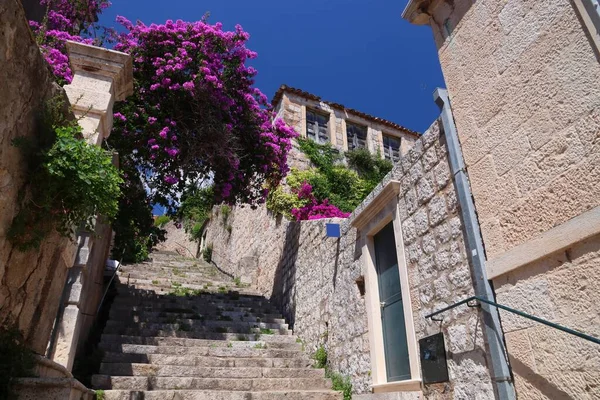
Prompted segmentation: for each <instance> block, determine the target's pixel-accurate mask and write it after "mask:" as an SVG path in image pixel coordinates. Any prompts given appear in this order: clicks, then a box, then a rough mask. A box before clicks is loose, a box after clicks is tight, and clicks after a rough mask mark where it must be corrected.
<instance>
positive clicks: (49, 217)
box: [8, 98, 123, 251]
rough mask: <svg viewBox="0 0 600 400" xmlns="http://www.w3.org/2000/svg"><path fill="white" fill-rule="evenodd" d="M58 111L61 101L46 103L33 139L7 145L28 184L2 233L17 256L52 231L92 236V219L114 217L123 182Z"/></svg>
mask: <svg viewBox="0 0 600 400" xmlns="http://www.w3.org/2000/svg"><path fill="white" fill-rule="evenodd" d="M62 110H64V104H63V100H62V98H53V99H51V100H49V101H48V102H47V103H46V105H45V110H44V112H43V113H42V114H43V116H42V118H41V124H40V129H39V132H38V134H37V135H36V137H35V138H31V137H24V136H20V137H17V138H15V139H14V140H13V142H12V144H13V145H14V146H16V147H18V148H19V149H20V150H21V152H22V154H23V156H24V158H25V160H26V163H27V172H26V176H27V182H28V184H29V185H28V186H27V189H26V191H25V192H23V193H21V198H22V206H21V209H20V210H19V212H18V214H17V215H16V217H15V218H14V219H13V222H12V224H11V226H10V228H9V231H8V238H9V240H10V241H11V242H12V243H13V244H14V245H15V246H16V247H17V248H18V249H19V250H21V251H26V250H29V249H32V248H38V247H39V245H40V244H41V242H42V241H43V239H44V238H45V237H47V236H48V235H49V234H50V233H51V232H53V231H57V232H58V233H59V234H60V235H62V236H64V237H71V238H73V237H74V235H75V231H76V229H77V228H78V227H83V228H84V229H86V230H88V231H91V232H93V230H94V224H95V222H94V219H95V218H96V216H97V215H103V216H104V217H106V218H108V219H109V220H112V219H113V218H114V217H115V216H116V214H117V210H118V201H119V197H120V195H121V191H120V188H119V185H120V184H121V183H122V182H123V179H122V177H121V174H120V172H119V170H118V169H117V168H116V167H115V166H114V165H113V163H112V154H111V153H110V152H108V151H106V150H104V149H102V148H100V147H98V146H94V145H91V144H88V143H86V141H85V140H83V137H82V134H81V127H80V126H79V125H78V124H77V121H73V120H67V119H66V118H65V117H64V115H65V114H64V113H63V111H62Z"/></svg>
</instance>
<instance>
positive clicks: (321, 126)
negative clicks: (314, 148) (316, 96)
mask: <svg viewBox="0 0 600 400" xmlns="http://www.w3.org/2000/svg"><path fill="white" fill-rule="evenodd" d="M328 125H329V116H328V115H323V114H319V113H316V112H314V111H312V110H306V136H308V138H309V139H310V140H312V141H315V142H317V143H320V144H325V143H328V142H329V129H328Z"/></svg>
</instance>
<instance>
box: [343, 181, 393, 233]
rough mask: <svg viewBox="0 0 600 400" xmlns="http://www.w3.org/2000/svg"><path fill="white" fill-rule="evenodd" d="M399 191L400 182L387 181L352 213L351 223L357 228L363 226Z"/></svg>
mask: <svg viewBox="0 0 600 400" xmlns="http://www.w3.org/2000/svg"><path fill="white" fill-rule="evenodd" d="M399 193H400V182H398V181H389V182H387V184H386V185H385V186H384V187H383V189H381V191H380V192H379V193H377V195H376V196H375V197H374V198H373V199H372V200H371V202H370V203H369V204H367V205H366V206H365V207H364V208H363V209H362V210H361V211H360V212H359V213H358V214H355V215H353V216H352V217H353V219H352V221H351V225H352V226H353V227H355V228H357V229H361V228H362V227H364V226H365V225H366V224H367V223H368V222H369V221H370V220H371V219H372V218H373V217H374V216H375V215H377V213H378V212H379V211H380V210H381V209H383V208H384V207H385V206H386V205H387V204H388V203H389V202H390V201H391V200H392V199H394V197H398V194H399Z"/></svg>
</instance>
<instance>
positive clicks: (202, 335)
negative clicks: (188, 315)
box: [103, 324, 292, 340]
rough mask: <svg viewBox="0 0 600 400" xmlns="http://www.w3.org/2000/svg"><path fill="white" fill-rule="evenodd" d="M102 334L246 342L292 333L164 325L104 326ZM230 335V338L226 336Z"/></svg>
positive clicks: (285, 330)
mask: <svg viewBox="0 0 600 400" xmlns="http://www.w3.org/2000/svg"><path fill="white" fill-rule="evenodd" d="M103 332H105V333H108V334H115V335H128V336H145V337H153V336H156V337H181V338H190V339H212V340H229V339H233V338H235V337H238V336H239V335H246V337H247V338H248V340H251V338H252V337H251V336H250V335H261V334H264V335H284V336H291V335H292V331H291V330H289V329H285V328H281V329H270V328H266V329H264V330H263V329H261V328H252V327H248V326H237V327H236V326H231V327H218V326H193V327H191V326H186V325H183V324H182V325H179V324H172V326H169V325H165V326H164V329H159V328H158V327H156V328H128V327H126V326H106V327H105V328H104V330H103ZM227 335H230V336H227Z"/></svg>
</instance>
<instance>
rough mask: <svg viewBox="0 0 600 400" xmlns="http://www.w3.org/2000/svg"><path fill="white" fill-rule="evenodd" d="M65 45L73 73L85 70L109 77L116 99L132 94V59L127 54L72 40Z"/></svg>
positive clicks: (122, 98)
mask: <svg viewBox="0 0 600 400" xmlns="http://www.w3.org/2000/svg"><path fill="white" fill-rule="evenodd" d="M66 46H67V52H68V53H69V62H70V63H71V68H72V70H73V74H77V73H78V72H83V71H85V72H88V73H92V74H94V75H101V76H104V77H106V78H109V79H111V80H112V82H113V89H114V95H115V100H116V101H120V100H124V99H125V98H126V97H127V96H130V95H131V94H133V61H132V59H131V56H130V55H129V54H126V53H122V52H120V51H115V50H108V49H104V48H102V47H96V46H90V45H87V44H82V43H77V42H72V41H67V42H66Z"/></svg>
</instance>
